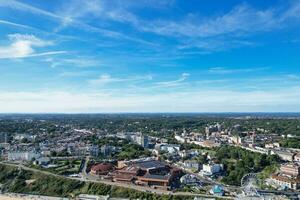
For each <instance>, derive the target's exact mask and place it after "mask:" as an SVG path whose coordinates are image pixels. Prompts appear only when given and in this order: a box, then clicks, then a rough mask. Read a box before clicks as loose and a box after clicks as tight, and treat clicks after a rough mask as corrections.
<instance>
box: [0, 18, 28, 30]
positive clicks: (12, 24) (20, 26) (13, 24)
mask: <svg viewBox="0 0 300 200" xmlns="http://www.w3.org/2000/svg"><path fill="white" fill-rule="evenodd" d="M0 24H3V25H9V26H14V27H18V28H26V29H33V28H32V27H30V26H27V25H24V24H18V23H14V22H10V21H7V20H0Z"/></svg>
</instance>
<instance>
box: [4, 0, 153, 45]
mask: <svg viewBox="0 0 300 200" xmlns="http://www.w3.org/2000/svg"><path fill="white" fill-rule="evenodd" d="M82 3H84V5H85V6H82V4H79V5H80V7H78V9H75V10H72V9H69V10H71V11H72V15H66V14H65V13H60V14H57V13H54V12H50V11H47V10H43V9H40V8H37V7H34V6H31V5H28V4H25V3H22V2H19V1H16V0H11V1H5V0H0V7H8V8H11V9H14V10H20V11H24V12H29V13H32V14H36V15H41V16H44V17H48V18H50V19H52V20H56V21H58V22H59V23H60V25H59V26H58V27H57V28H56V29H55V31H59V30H60V29H62V28H64V27H68V26H72V27H75V28H78V29H82V30H85V31H89V32H94V33H99V34H101V35H102V36H105V37H110V38H115V39H124V40H129V41H133V42H138V43H142V44H147V45H155V44H154V43H151V42H148V41H145V40H143V39H139V38H136V37H131V36H128V34H123V33H121V32H118V31H113V30H109V29H107V28H101V27H96V26H93V25H90V24H88V23H85V22H83V21H81V20H79V19H78V18H79V17H80V16H82V15H84V14H86V13H91V12H93V13H97V12H99V11H100V10H99V9H100V8H101V7H100V6H99V5H100V1H82ZM68 6H69V7H70V6H73V4H69V3H68ZM74 13H75V14H74Z"/></svg>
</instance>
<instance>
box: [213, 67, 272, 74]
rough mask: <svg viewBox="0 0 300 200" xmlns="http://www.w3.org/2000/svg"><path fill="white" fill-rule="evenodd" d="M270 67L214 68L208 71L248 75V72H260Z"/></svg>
mask: <svg viewBox="0 0 300 200" xmlns="http://www.w3.org/2000/svg"><path fill="white" fill-rule="evenodd" d="M268 69H270V68H269V67H259V68H257V67H253V68H239V69H234V68H225V67H212V68H210V69H208V72H209V73H212V74H237V73H248V72H258V71H263V70H268Z"/></svg>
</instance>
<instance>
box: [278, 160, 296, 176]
mask: <svg viewBox="0 0 300 200" xmlns="http://www.w3.org/2000/svg"><path fill="white" fill-rule="evenodd" d="M280 172H281V173H282V174H285V175H289V176H299V175H300V166H299V165H298V164H296V163H288V164H283V165H281V166H280Z"/></svg>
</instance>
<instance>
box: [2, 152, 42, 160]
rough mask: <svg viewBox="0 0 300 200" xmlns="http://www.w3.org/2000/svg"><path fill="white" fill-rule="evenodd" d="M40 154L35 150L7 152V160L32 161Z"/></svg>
mask: <svg viewBox="0 0 300 200" xmlns="http://www.w3.org/2000/svg"><path fill="white" fill-rule="evenodd" d="M40 157H41V154H40V153H36V152H33V151H31V152H29V151H23V152H8V160H9V161H32V160H36V159H37V158H40Z"/></svg>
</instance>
